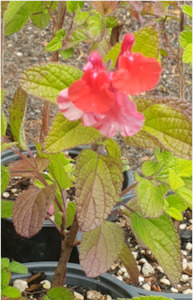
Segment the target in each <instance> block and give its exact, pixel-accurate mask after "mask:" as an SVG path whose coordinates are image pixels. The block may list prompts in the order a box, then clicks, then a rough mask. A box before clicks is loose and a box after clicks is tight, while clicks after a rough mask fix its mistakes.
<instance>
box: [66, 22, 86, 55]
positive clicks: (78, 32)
mask: <svg viewBox="0 0 193 300" xmlns="http://www.w3.org/2000/svg"><path fill="white" fill-rule="evenodd" d="M86 39H87V31H86V29H85V28H84V27H83V28H79V29H74V30H73V31H72V32H71V34H70V36H69V37H68V38H67V40H65V43H64V44H63V47H62V49H64V50H65V49H69V48H73V47H76V46H77V45H79V43H81V42H83V41H84V40H86Z"/></svg>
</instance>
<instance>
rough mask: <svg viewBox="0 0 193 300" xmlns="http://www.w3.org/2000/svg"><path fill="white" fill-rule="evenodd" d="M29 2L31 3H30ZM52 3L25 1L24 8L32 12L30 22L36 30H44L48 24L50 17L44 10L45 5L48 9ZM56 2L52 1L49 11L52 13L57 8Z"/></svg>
mask: <svg viewBox="0 0 193 300" xmlns="http://www.w3.org/2000/svg"><path fill="white" fill-rule="evenodd" d="M30 2H31V3H30ZM51 2H52V1H46V2H44V1H27V3H26V6H27V8H28V10H29V11H31V14H32V11H33V14H32V15H31V20H32V22H33V23H34V25H35V26H36V27H38V28H41V29H43V28H46V26H47V25H48V24H49V22H50V19H51V16H50V14H49V12H48V9H47V8H46V5H47V6H48V7H49V6H50V3H51ZM57 3H58V1H53V3H52V6H51V9H50V11H51V12H53V11H54V10H55V8H56V6H57Z"/></svg>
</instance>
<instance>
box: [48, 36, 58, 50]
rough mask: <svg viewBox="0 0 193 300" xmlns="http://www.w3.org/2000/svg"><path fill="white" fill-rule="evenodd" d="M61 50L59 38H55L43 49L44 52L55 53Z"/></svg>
mask: <svg viewBox="0 0 193 300" xmlns="http://www.w3.org/2000/svg"><path fill="white" fill-rule="evenodd" d="M60 48H62V41H61V40H60V38H58V37H57V36H55V37H54V38H53V39H52V40H51V41H50V42H49V43H48V44H47V45H46V47H45V50H46V51H50V52H51V51H57V50H59V49H60Z"/></svg>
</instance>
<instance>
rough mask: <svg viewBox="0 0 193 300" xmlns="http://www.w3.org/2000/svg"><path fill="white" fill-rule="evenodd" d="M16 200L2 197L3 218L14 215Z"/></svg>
mask: <svg viewBox="0 0 193 300" xmlns="http://www.w3.org/2000/svg"><path fill="white" fill-rule="evenodd" d="M13 206H14V202H13V201H9V200H3V199H1V218H11V217H12V215H13Z"/></svg>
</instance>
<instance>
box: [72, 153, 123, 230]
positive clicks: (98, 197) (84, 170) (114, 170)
mask: <svg viewBox="0 0 193 300" xmlns="http://www.w3.org/2000/svg"><path fill="white" fill-rule="evenodd" d="M122 176H123V175H122V162H121V160H120V159H115V158H113V157H110V156H104V155H98V154H97V153H96V152H94V151H92V150H90V149H85V150H83V151H82V152H81V153H80V154H79V156H78V158H77V161H76V197H77V200H76V204H77V218H78V223H79V228H80V230H81V231H89V230H93V229H94V228H96V227H97V226H99V225H100V224H101V223H102V222H103V220H105V219H106V218H107V217H108V215H109V214H110V212H111V210H112V208H113V206H114V204H115V203H116V202H117V201H118V199H119V195H120V192H121V187H122Z"/></svg>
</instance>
